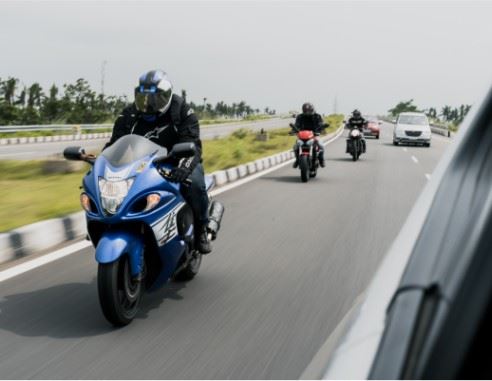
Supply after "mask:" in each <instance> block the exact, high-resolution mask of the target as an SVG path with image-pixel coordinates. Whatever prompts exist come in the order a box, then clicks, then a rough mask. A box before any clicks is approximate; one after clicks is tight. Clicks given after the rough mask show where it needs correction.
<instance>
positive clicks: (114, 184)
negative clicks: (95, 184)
mask: <svg viewBox="0 0 492 381" xmlns="http://www.w3.org/2000/svg"><path fill="white" fill-rule="evenodd" d="M134 180H135V178H134V177H132V178H130V179H126V180H120V181H109V180H106V179H104V178H102V177H100V178H99V192H100V193H101V204H102V207H103V208H104V210H105V211H106V212H108V213H110V214H115V213H116V211H117V210H118V208H119V206H120V205H121V203H122V202H123V200H124V199H125V197H126V195H127V194H128V191H129V190H130V188H131V186H132V185H133V181H134Z"/></svg>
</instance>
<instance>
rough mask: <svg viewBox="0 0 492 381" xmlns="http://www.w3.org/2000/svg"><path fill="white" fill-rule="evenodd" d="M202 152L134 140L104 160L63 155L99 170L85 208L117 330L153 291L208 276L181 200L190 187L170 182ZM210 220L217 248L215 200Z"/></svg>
mask: <svg viewBox="0 0 492 381" xmlns="http://www.w3.org/2000/svg"><path fill="white" fill-rule="evenodd" d="M195 152H196V151H195V146H194V144H193V143H180V144H176V145H175V146H174V147H173V148H172V150H171V151H170V152H167V150H166V148H163V147H161V146H159V145H157V144H155V143H153V142H151V141H150V140H148V139H146V138H144V137H142V136H138V135H127V136H124V137H122V138H120V139H118V140H117V141H116V142H115V143H114V144H113V145H111V146H110V147H109V148H107V149H105V150H104V151H103V152H102V153H101V155H100V156H99V157H97V158H96V157H95V156H93V155H88V154H86V153H85V151H84V150H83V149H82V148H81V147H68V148H66V149H65V151H64V153H63V154H64V157H65V158H66V159H68V160H82V161H86V162H88V163H90V164H91V165H92V168H91V169H90V170H89V172H88V173H87V174H86V175H85V177H84V179H83V191H82V193H81V195H80V203H81V205H82V208H83V209H84V210H85V213H86V219H87V231H88V237H89V238H90V240H91V241H92V243H93V245H94V247H95V248H96V261H97V262H98V263H99V265H98V275H97V285H98V293H99V301H100V304H101V308H102V311H103V314H104V316H105V317H106V319H107V320H108V321H109V322H111V323H112V324H113V325H115V326H123V325H127V324H129V323H130V322H131V321H132V320H133V319H134V317H135V316H136V314H137V312H138V307H139V303H140V300H141V298H142V294H143V292H144V291H145V290H147V291H153V290H156V289H157V288H159V287H161V286H162V285H164V284H165V283H166V282H167V281H168V280H170V279H172V280H175V281H188V280H191V279H193V278H194V277H195V275H196V274H197V273H198V270H199V269H200V265H201V262H202V255H201V254H200V253H199V252H198V251H197V250H196V249H195V247H194V246H195V245H194V242H195V240H194V231H193V229H194V224H193V222H194V221H193V220H194V219H193V213H192V210H191V207H190V206H189V205H188V203H187V202H186V200H185V199H184V198H183V196H182V195H181V192H180V187H182V186H189V183H184V184H177V183H173V182H170V181H168V180H167V178H168V177H169V175H170V172H171V170H172V168H173V165H172V163H176V161H179V160H180V159H181V158H185V157H190V156H193V155H194V154H195ZM205 180H206V181H205V182H206V186H207V191H209V190H210V189H211V187H212V186H213V181H212V179H211V178H210V177H208V176H207V177H206V179H205ZM209 212H210V223H209V225H208V234H209V238H210V239H212V240H214V239H215V238H216V237H217V232H218V231H219V229H220V223H221V220H222V215H223V213H224V208H223V206H222V205H221V204H220V203H219V202H218V201H212V200H211V202H210V211H209Z"/></svg>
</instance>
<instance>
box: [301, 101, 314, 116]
mask: <svg viewBox="0 0 492 381" xmlns="http://www.w3.org/2000/svg"><path fill="white" fill-rule="evenodd" d="M302 113H303V114H306V115H313V114H314V106H313V104H312V103H309V102H306V103H304V104H303V105H302Z"/></svg>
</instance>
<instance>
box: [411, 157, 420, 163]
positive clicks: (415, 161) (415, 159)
mask: <svg viewBox="0 0 492 381" xmlns="http://www.w3.org/2000/svg"><path fill="white" fill-rule="evenodd" d="M412 160H413V162H414V163H415V164H418V162H419V159H417V158H416V157H415V156H413V155H412Z"/></svg>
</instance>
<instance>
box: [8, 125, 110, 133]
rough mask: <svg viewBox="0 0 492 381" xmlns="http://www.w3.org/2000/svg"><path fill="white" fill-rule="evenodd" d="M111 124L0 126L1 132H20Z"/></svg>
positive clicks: (74, 128) (86, 128)
mask: <svg viewBox="0 0 492 381" xmlns="http://www.w3.org/2000/svg"><path fill="white" fill-rule="evenodd" d="M111 128H113V125H112V124H110V123H107V124H43V125H36V124H35V125H24V126H0V133H2V132H21V131H72V132H74V133H80V132H81V131H91V130H101V129H111Z"/></svg>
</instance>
